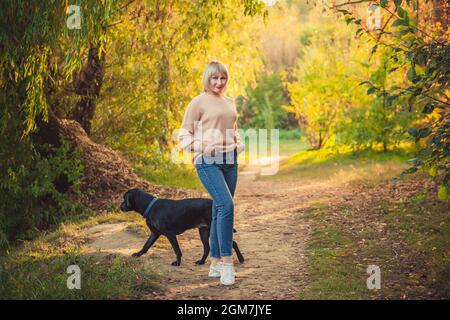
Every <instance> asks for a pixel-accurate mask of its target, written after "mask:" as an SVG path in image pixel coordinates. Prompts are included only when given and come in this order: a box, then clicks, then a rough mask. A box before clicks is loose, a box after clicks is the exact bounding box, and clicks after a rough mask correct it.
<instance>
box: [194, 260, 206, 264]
mask: <svg viewBox="0 0 450 320" xmlns="http://www.w3.org/2000/svg"><path fill="white" fill-rule="evenodd" d="M195 264H198V265H204V264H205V260H198V261H195Z"/></svg>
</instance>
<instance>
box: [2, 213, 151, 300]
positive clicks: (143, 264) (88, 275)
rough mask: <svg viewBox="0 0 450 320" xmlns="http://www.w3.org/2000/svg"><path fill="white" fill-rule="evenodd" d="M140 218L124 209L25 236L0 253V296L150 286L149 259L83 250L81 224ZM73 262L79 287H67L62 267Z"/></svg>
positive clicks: (110, 292)
mask: <svg viewBox="0 0 450 320" xmlns="http://www.w3.org/2000/svg"><path fill="white" fill-rule="evenodd" d="M141 220H142V219H138V218H137V217H136V216H135V215H131V214H124V213H114V214H107V215H101V216H97V217H91V218H90V219H87V220H85V221H83V222H77V223H69V224H62V225H60V227H59V228H58V229H57V230H55V231H54V232H52V233H49V234H42V235H41V236H40V237H38V238H37V239H35V240H33V241H26V242H24V243H23V244H22V245H20V246H18V247H16V248H14V249H13V250H11V251H10V252H9V253H8V254H6V255H4V256H2V257H1V258H0V267H1V268H0V270H1V274H0V277H1V280H2V281H1V282H0V299H123V298H129V297H133V296H139V295H140V294H141V293H145V292H146V291H148V290H151V289H153V288H155V287H156V284H157V279H158V277H159V274H158V272H157V271H156V267H155V266H154V265H153V264H152V262H151V261H144V260H138V259H130V258H129V257H124V256H121V255H118V254H109V255H106V256H105V255H97V254H87V253H86V252H85V250H84V247H83V244H84V243H85V242H86V240H87V239H85V238H84V237H83V235H82V230H83V229H84V228H87V227H90V226H93V225H95V224H101V223H112V222H127V223H128V224H129V226H134V227H136V226H139V224H140V221H141ZM74 264H75V265H78V266H79V267H80V270H81V289H80V290H69V289H68V288H67V279H68V277H69V276H71V274H68V273H67V268H68V266H70V265H74Z"/></svg>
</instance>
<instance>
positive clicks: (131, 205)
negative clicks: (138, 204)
mask: <svg viewBox="0 0 450 320" xmlns="http://www.w3.org/2000/svg"><path fill="white" fill-rule="evenodd" d="M137 192H138V189H130V190H128V191H127V192H125V194H124V195H123V202H122V203H121V204H120V210H122V211H125V212H126V211H132V210H136V209H135V199H134V198H135V195H136V193H137Z"/></svg>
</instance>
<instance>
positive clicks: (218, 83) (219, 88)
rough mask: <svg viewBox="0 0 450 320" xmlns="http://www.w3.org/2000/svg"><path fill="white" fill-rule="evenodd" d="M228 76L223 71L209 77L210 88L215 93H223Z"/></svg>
mask: <svg viewBox="0 0 450 320" xmlns="http://www.w3.org/2000/svg"><path fill="white" fill-rule="evenodd" d="M227 80H228V79H227V76H226V75H225V74H223V73H215V74H213V75H212V76H211V77H210V78H209V89H210V90H211V92H212V93H214V94H218V95H220V94H222V93H224V92H225V87H226V86H227Z"/></svg>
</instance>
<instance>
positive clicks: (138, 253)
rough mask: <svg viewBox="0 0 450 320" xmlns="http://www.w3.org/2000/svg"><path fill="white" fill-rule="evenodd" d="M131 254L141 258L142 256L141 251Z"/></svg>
mask: <svg viewBox="0 0 450 320" xmlns="http://www.w3.org/2000/svg"><path fill="white" fill-rule="evenodd" d="M131 256H132V257H135V258H139V257H140V256H142V253H140V252H135V253H133V254H132V255H131Z"/></svg>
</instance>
